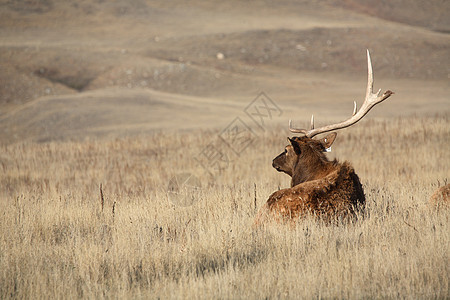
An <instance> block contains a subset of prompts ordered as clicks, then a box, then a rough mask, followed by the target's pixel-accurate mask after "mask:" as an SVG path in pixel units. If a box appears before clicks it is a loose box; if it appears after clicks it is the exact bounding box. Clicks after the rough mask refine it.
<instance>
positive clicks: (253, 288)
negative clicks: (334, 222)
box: [0, 116, 450, 299]
mask: <svg viewBox="0 0 450 300" xmlns="http://www.w3.org/2000/svg"><path fill="white" fill-rule="evenodd" d="M449 128H450V127H449V120H448V117H447V116H436V117H428V118H419V117H417V118H413V117H411V118H403V119H399V120H373V119H372V120H368V121H367V122H363V123H362V124H358V126H354V128H351V129H348V130H342V132H340V133H339V134H338V137H337V141H336V143H335V145H334V147H333V151H334V152H333V155H335V156H336V157H338V158H339V159H340V160H350V161H351V162H352V164H353V166H354V167H355V169H356V171H357V173H358V175H359V176H360V178H361V180H362V182H363V185H364V188H365V193H366V196H367V207H366V212H365V213H364V218H360V219H359V221H358V222H357V223H354V224H348V225H341V226H329V225H326V224H322V223H320V222H317V221H315V220H314V219H312V218H307V219H305V220H302V221H301V222H298V224H297V226H296V228H295V229H289V228H285V227H283V226H277V225H274V226H272V227H270V228H269V229H268V230H267V231H265V232H254V231H252V230H251V223H252V221H253V217H254V216H255V214H256V211H255V198H256V202H257V206H258V207H260V206H261V205H262V204H263V203H264V202H265V201H266V200H267V198H268V196H269V195H270V194H271V193H272V192H273V191H275V190H276V189H277V188H278V187H287V186H288V185H289V178H287V176H285V175H283V174H280V173H277V172H276V171H275V170H273V169H272V168H271V159H272V158H273V157H274V156H275V155H276V154H278V153H279V152H280V151H281V150H282V149H283V147H284V145H285V141H286V139H285V135H286V134H287V133H286V129H285V128H273V129H272V130H269V131H267V132H266V133H265V134H264V135H263V136H261V137H260V138H259V139H258V141H257V143H254V144H253V145H252V146H251V147H249V148H248V149H246V150H245V151H244V152H242V153H241V155H240V156H237V157H234V159H233V161H231V162H230V165H229V166H228V168H227V169H225V170H224V172H223V174H222V175H221V176H218V177H216V178H215V180H211V178H210V177H209V176H207V175H206V174H205V172H204V171H203V170H202V168H201V167H200V166H199V165H198V162H197V161H196V160H195V159H194V158H195V157H196V156H197V155H198V153H199V152H200V151H201V150H202V149H203V148H204V147H205V146H206V145H207V144H208V143H209V142H210V141H211V139H213V138H215V137H216V136H215V135H216V133H215V132H191V133H179V134H177V135H171V136H167V135H163V134H154V135H150V136H142V137H140V138H128V139H126V138H125V139H117V140H108V141H98V140H93V141H85V142H58V143H56V142H55V143H53V142H52V143H43V144H32V143H22V144H15V145H7V146H2V150H1V152H0V170H2V172H1V173H0V187H1V191H0V214H1V217H0V298H2V299H7V298H65V299H66V298H81V297H83V298H106V297H108V298H109V297H120V298H246V299H247V298H258V299H261V298H386V297H389V298H448V297H449V296H450V293H449V279H448V278H449V276H448V274H450V267H449V261H450V257H449V240H450V239H449V232H450V228H449V212H448V210H439V211H438V210H434V209H432V208H430V207H429V206H427V204H426V203H427V200H428V198H429V196H430V195H431V194H432V192H433V190H434V189H435V188H437V186H438V185H439V183H441V184H442V183H443V181H444V180H446V179H447V178H448V170H449V167H450V166H449V164H450V161H449V160H448V157H450V155H449V154H450V153H449V148H448V147H446V146H447V145H446V141H448V140H449V139H450V129H449ZM180 172H191V173H193V174H195V175H196V176H197V177H198V178H199V179H200V181H201V182H202V188H201V190H200V192H199V193H198V194H197V196H196V199H195V203H194V204H193V205H192V206H190V207H180V206H176V205H173V204H172V203H171V202H170V201H169V200H168V197H167V185H168V182H169V180H170V179H171V178H172V176H174V175H176V174H178V173H180ZM100 184H102V193H103V200H102V201H103V204H99V197H100V196H99V186H100ZM255 186H256V195H255ZM102 205H103V206H104V209H103V210H102ZM113 211H114V212H113Z"/></svg>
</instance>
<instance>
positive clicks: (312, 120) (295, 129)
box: [289, 115, 314, 134]
mask: <svg viewBox="0 0 450 300" xmlns="http://www.w3.org/2000/svg"><path fill="white" fill-rule="evenodd" d="M313 129H314V115H311V128H310V130H313ZM289 130H290V131H291V132H293V133H303V134H306V133H307V132H308V130H306V129H299V128H294V127H292V120H291V119H289Z"/></svg>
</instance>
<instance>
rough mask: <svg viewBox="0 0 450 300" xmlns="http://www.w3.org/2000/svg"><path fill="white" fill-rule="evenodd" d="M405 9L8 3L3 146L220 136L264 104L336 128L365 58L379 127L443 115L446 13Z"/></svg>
mask: <svg viewBox="0 0 450 300" xmlns="http://www.w3.org/2000/svg"><path fill="white" fill-rule="evenodd" d="M403 2H404V1H403ZM403 2H402V1H393V2H389V3H376V4H374V1H358V2H356V1H338V2H335V1H325V2H321V1H313V2H311V1H277V2H276V3H275V4H274V3H271V2H265V1H257V2H241V1H226V2H217V3H214V2H207V3H204V2H201V1H197V2H190V3H189V5H186V4H184V3H183V2H173V1H171V2H170V3H167V2H165V1H133V2H128V1H119V0H117V1H109V2H107V3H104V2H101V1H79V2H76V3H74V2H71V1H51V0H39V1H0V36H1V39H0V63H1V66H2V72H1V74H0V82H1V85H0V126H1V127H0V141H1V142H6V143H9V142H12V141H19V140H21V139H33V140H52V139H61V138H77V137H89V136H98V137H100V136H114V135H123V134H133V133H140V132H148V131H152V130H158V129H160V130H162V129H175V128H196V127H203V128H204V127H223V126H226V124H227V122H229V121H230V120H231V119H232V118H233V117H235V116H236V115H237V114H238V113H239V112H240V111H242V109H244V108H245V107H246V105H247V104H248V103H250V102H251V101H252V100H253V99H254V98H255V97H256V96H257V95H258V94H259V93H260V92H262V91H264V92H266V94H267V95H269V97H271V98H272V99H273V100H274V101H276V103H277V104H278V105H279V106H280V107H282V108H283V110H284V111H286V112H287V113H288V114H289V115H285V118H284V119H282V120H279V121H280V122H285V121H286V120H287V118H288V117H296V118H303V117H306V116H307V115H309V114H310V113H311V112H315V113H316V114H317V110H318V109H320V113H323V117H326V118H332V119H340V118H342V117H344V114H347V110H344V109H343V105H346V106H347V107H348V106H350V108H349V109H351V102H352V101H353V100H355V99H361V97H362V95H363V94H364V89H365V76H366V62H365V60H366V58H365V49H370V51H371V53H372V59H373V65H374V70H375V80H376V88H378V87H379V88H382V89H392V90H394V91H395V92H396V96H395V99H394V98H393V99H392V101H391V102H392V103H391V104H390V105H392V106H389V105H385V106H384V107H380V108H379V110H378V112H379V114H380V115H390V116H393V115H394V114H392V112H393V109H395V111H396V112H397V113H398V114H400V115H410V114H434V113H441V114H442V113H444V114H447V113H448V112H449V105H448V93H449V85H448V80H449V72H450V71H449V65H450V57H449V55H448V53H449V52H450V36H449V35H448V31H449V28H450V25H449V23H448V20H449V19H450V16H449V15H448V14H449V13H448V12H449V11H450V10H449V9H448V3H447V2H445V1H432V2H431V3H427V5H426V6H424V5H422V4H421V3H422V2H421V1H411V2H408V4H409V5H405V3H403ZM418 11H420V13H417V12H418ZM394 101H395V103H394ZM347 103H348V104H347ZM185 106H187V107H189V109H185ZM162 107H163V108H162ZM325 108H326V109H325ZM397 108H399V109H397ZM400 108H401V109H400ZM301 121H303V120H301Z"/></svg>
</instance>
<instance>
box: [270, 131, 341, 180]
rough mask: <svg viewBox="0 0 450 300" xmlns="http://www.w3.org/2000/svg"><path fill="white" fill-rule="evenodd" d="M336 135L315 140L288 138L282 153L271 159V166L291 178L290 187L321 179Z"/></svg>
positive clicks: (327, 164)
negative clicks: (327, 153)
mask: <svg viewBox="0 0 450 300" xmlns="http://www.w3.org/2000/svg"><path fill="white" fill-rule="evenodd" d="M336 135H337V134H336V133H331V134H329V135H327V136H326V137H324V138H322V139H320V140H316V139H311V138H308V137H306V136H304V137H293V138H288V140H289V143H290V144H289V145H287V146H286V147H285V149H284V152H282V153H281V154H279V155H278V156H277V157H275V158H274V159H273V162H272V166H273V167H274V168H275V169H276V170H277V171H279V172H284V173H286V174H288V175H289V176H291V177H292V183H291V186H294V185H297V184H299V183H301V182H305V181H309V180H314V179H317V178H320V177H322V175H324V174H323V173H324V172H326V171H327V170H328V169H329V168H328V167H329V165H330V163H331V164H333V163H334V162H330V161H329V160H328V159H327V157H326V156H325V152H328V151H329V149H330V147H331V145H332V144H333V142H334V140H335V138H336Z"/></svg>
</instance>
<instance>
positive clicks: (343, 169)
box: [255, 134, 365, 225]
mask: <svg viewBox="0 0 450 300" xmlns="http://www.w3.org/2000/svg"><path fill="white" fill-rule="evenodd" d="M335 137H336V134H330V135H328V136H327V137H326V138H324V139H322V140H314V139H311V138H307V137H301V138H298V137H296V138H293V139H290V142H291V145H288V146H286V149H285V152H283V153H281V154H280V155H278V156H277V157H276V158H275V159H274V161H273V166H274V168H276V169H277V170H278V171H280V172H284V173H286V174H288V175H290V176H291V177H292V181H291V188H287V189H283V190H279V191H276V192H275V193H273V194H272V195H271V196H270V197H269V200H267V202H266V204H265V205H264V206H263V207H262V208H261V209H260V211H259V213H258V215H257V217H256V219H255V224H256V225H259V224H262V223H265V222H266V221H267V220H270V219H272V220H276V221H279V222H280V221H281V222H284V221H287V220H296V219H298V218H299V217H302V216H305V215H306V214H313V215H316V216H317V217H320V218H324V219H326V220H328V221H332V220H334V219H345V218H347V217H349V216H352V217H353V216H355V213H356V211H357V210H360V209H363V208H364V205H365V196H364V190H363V188H362V185H361V182H360V181H359V178H358V175H356V173H355V171H354V169H353V167H352V166H351V165H350V163H349V162H344V163H339V162H338V161H336V160H334V161H329V160H328V159H327V158H326V156H325V154H324V153H323V152H324V151H325V149H326V148H327V147H330V146H331V144H332V143H333V141H334V139H335Z"/></svg>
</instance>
